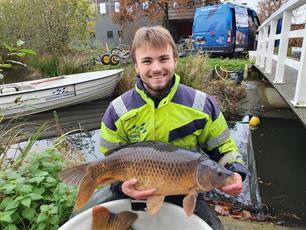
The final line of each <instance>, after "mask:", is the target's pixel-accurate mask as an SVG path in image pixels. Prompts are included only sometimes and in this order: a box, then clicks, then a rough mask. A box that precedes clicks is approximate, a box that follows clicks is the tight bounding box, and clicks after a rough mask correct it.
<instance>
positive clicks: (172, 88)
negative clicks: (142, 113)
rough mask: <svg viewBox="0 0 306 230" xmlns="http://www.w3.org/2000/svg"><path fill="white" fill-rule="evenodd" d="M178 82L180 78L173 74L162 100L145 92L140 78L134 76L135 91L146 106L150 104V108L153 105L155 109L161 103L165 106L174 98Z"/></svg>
mask: <svg viewBox="0 0 306 230" xmlns="http://www.w3.org/2000/svg"><path fill="white" fill-rule="evenodd" d="M179 82H180V76H179V75H177V74H175V75H174V76H173V78H172V82H171V84H170V86H169V87H168V89H167V93H166V94H165V96H164V97H162V98H157V97H154V96H152V95H150V94H149V93H148V92H147V90H146V89H145V86H144V84H143V81H142V80H141V79H140V76H139V75H136V84H135V89H136V91H137V92H138V93H139V94H140V96H141V97H142V98H143V99H144V100H145V101H146V102H147V103H148V104H151V105H152V106H153V105H154V107H155V108H157V107H158V106H159V104H160V102H161V101H164V102H165V103H163V104H167V103H168V102H169V101H171V99H172V97H173V96H174V94H175V92H176V90H177V87H178V85H179Z"/></svg>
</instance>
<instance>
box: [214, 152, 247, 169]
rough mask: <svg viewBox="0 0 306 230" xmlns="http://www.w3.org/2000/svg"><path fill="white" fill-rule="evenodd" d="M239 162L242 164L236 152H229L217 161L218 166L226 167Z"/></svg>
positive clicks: (239, 155) (240, 157)
mask: <svg viewBox="0 0 306 230" xmlns="http://www.w3.org/2000/svg"><path fill="white" fill-rule="evenodd" d="M232 162H239V163H241V164H243V159H242V156H241V154H240V153H238V152H229V153H225V154H224V156H223V157H222V158H221V159H220V160H219V162H218V163H219V164H221V165H223V166H224V165H226V164H227V163H229V164H230V163H232Z"/></svg>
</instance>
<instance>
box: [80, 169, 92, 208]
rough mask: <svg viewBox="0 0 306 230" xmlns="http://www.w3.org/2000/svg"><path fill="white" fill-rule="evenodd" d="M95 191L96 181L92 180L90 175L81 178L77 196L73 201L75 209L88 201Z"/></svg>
mask: <svg viewBox="0 0 306 230" xmlns="http://www.w3.org/2000/svg"><path fill="white" fill-rule="evenodd" d="M95 189H96V181H95V180H94V179H92V177H91V175H90V174H87V175H86V176H85V177H83V179H82V182H81V185H80V189H79V192H78V195H77V197H76V200H75V208H76V209H80V208H82V207H83V206H84V205H85V204H86V202H87V201H88V200H89V198H90V197H91V195H92V194H93V193H94V191H95Z"/></svg>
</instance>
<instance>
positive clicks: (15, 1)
mask: <svg viewBox="0 0 306 230" xmlns="http://www.w3.org/2000/svg"><path fill="white" fill-rule="evenodd" d="M95 10H96V5H95V3H93V2H92V0H56V1H54V0H1V4H0V40H1V41H3V42H7V43H8V44H9V43H10V42H11V41H17V40H18V39H22V40H25V41H27V43H28V45H29V46H30V47H31V48H33V49H35V50H37V51H40V52H53V53H63V52H65V50H67V48H68V46H69V43H71V42H72V41H73V40H75V39H77V40H78V41H84V42H87V40H88V37H89V34H90V32H91V30H92V28H91V27H90V25H91V26H92V24H90V21H91V18H93V17H94V16H95Z"/></svg>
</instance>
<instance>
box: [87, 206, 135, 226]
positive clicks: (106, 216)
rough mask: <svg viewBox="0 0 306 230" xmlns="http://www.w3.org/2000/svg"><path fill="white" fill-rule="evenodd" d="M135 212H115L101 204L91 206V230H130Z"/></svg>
mask: <svg viewBox="0 0 306 230" xmlns="http://www.w3.org/2000/svg"><path fill="white" fill-rule="evenodd" d="M136 218H137V214H136V213H133V212H129V211H125V212H120V213H117V214H114V213H111V212H109V210H108V209H107V208H105V207H104V206H102V205H99V206H95V207H93V208H92V228H91V229H92V230H132V229H133V228H132V227H131V226H132V224H133V222H134V221H135V220H136Z"/></svg>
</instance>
